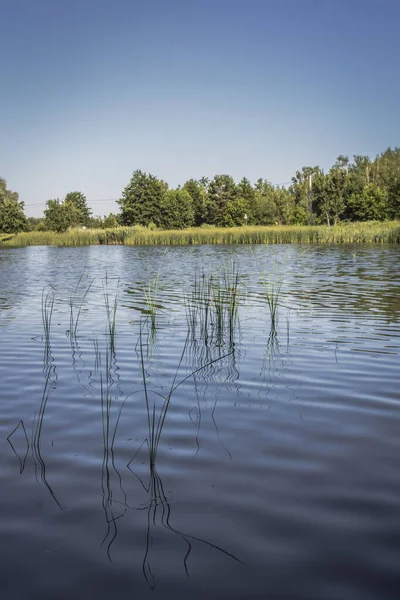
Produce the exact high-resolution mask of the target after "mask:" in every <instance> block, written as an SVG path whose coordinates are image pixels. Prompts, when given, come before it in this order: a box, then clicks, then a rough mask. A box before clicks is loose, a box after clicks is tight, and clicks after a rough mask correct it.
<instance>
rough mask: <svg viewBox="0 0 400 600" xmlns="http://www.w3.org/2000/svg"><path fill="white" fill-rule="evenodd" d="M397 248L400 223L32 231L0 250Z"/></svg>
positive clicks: (1, 243)
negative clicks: (216, 246)
mask: <svg viewBox="0 0 400 600" xmlns="http://www.w3.org/2000/svg"><path fill="white" fill-rule="evenodd" d="M351 243H362V244H385V243H389V244H398V243H400V221H383V222H382V221H368V222H362V223H343V224H339V225H336V226H334V227H328V226H326V225H318V226H310V227H305V226H300V225H292V226H290V225H285V226H273V227H232V228H222V227H211V226H210V227H198V228H190V229H179V230H161V229H156V230H154V229H148V228H146V227H141V226H134V227H116V228H113V229H71V230H69V231H67V232H65V233H55V232H53V231H40V232H39V231H31V232H28V233H18V234H17V235H10V234H8V235H5V234H0V248H3V247H14V248H15V247H24V246H90V245H98V244H122V245H127V246H141V245H143V246H152V245H159V246H185V245H198V244H351Z"/></svg>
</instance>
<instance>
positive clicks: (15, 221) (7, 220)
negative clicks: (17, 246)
mask: <svg viewBox="0 0 400 600" xmlns="http://www.w3.org/2000/svg"><path fill="white" fill-rule="evenodd" d="M27 229H28V222H27V219H26V216H25V214H24V203H23V202H20V201H19V199H18V194H17V192H12V191H11V190H8V189H7V182H6V180H5V179H2V178H1V177H0V231H2V232H3V233H17V232H18V231H25V230H27Z"/></svg>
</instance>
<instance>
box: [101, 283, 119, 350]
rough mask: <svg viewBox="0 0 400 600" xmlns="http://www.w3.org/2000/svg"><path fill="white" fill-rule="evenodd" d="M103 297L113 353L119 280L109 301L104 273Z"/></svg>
mask: <svg viewBox="0 0 400 600" xmlns="http://www.w3.org/2000/svg"><path fill="white" fill-rule="evenodd" d="M102 283H103V297H104V305H105V308H106V316H107V330H108V337H109V344H110V349H111V352H112V353H113V354H114V353H115V334H116V326H117V308H118V300H119V291H118V286H119V280H118V284H117V291H116V293H115V295H114V299H113V300H112V301H110V293H109V290H108V276H107V273H106V277H105V279H104V280H103V282H102Z"/></svg>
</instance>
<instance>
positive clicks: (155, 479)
mask: <svg viewBox="0 0 400 600" xmlns="http://www.w3.org/2000/svg"><path fill="white" fill-rule="evenodd" d="M142 446H143V445H142ZM142 446H141V447H142ZM147 447H148V451H149V482H148V485H147V486H146V485H145V484H144V482H143V480H142V478H141V477H139V475H138V474H137V473H135V471H134V469H132V467H131V465H132V463H133V461H134V458H135V457H133V459H132V460H131V461H130V462H129V463H128V468H129V470H130V471H131V473H132V474H133V475H135V477H136V478H137V479H138V480H139V482H140V484H141V486H142V488H143V489H144V490H145V491H146V492H147V494H148V498H149V500H148V503H147V505H145V506H144V507H143V506H140V507H138V508H137V509H136V510H142V511H143V510H146V511H147V527H146V544H145V551H144V555H143V562H142V571H143V575H144V577H145V579H146V581H147V583H148V584H149V586H150V588H151V589H154V588H155V586H156V576H155V571H154V569H153V568H152V566H151V552H152V550H154V546H155V544H154V541H155V533H156V529H157V527H160V526H161V527H162V528H164V529H165V530H167V531H169V532H171V533H172V534H173V535H174V536H176V537H177V538H179V539H181V540H182V541H183V542H184V543H185V545H186V552H185V554H184V555H183V569H184V572H185V574H186V576H187V577H190V573H189V566H188V560H189V556H190V554H191V553H192V549H193V544H194V542H198V543H200V544H204V545H206V546H208V547H209V548H213V549H214V550H217V551H218V552H220V553H222V554H224V555H225V556H227V557H228V558H231V559H232V560H234V561H236V562H238V563H241V564H243V561H241V560H240V559H239V558H237V557H236V556H234V555H233V554H232V553H231V552H228V551H227V550H224V549H223V548H221V547H220V546H218V545H217V544H213V543H212V542H209V541H207V540H205V539H202V538H199V537H197V536H194V535H191V534H189V533H186V532H183V531H180V530H179V529H177V528H175V527H174V526H173V525H172V524H171V518H172V508H171V502H170V500H169V499H168V497H167V494H166V493H165V490H164V486H163V482H162V479H161V477H160V475H159V474H158V471H157V468H156V466H155V465H152V464H151V459H150V448H149V446H147ZM139 450H140V448H139ZM135 456H136V455H135Z"/></svg>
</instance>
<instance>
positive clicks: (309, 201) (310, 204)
mask: <svg viewBox="0 0 400 600" xmlns="http://www.w3.org/2000/svg"><path fill="white" fill-rule="evenodd" d="M308 203H309V206H310V225H312V224H313V216H312V175H311V173H310V175H309V176H308Z"/></svg>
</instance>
